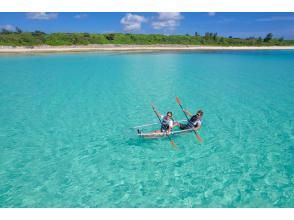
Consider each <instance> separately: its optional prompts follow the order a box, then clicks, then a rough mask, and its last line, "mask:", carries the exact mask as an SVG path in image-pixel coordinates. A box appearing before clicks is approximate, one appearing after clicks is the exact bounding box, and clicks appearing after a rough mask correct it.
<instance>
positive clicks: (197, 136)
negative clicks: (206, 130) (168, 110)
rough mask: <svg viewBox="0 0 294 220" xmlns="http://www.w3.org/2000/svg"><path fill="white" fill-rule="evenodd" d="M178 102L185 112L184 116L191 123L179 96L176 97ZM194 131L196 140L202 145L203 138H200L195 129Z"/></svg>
mask: <svg viewBox="0 0 294 220" xmlns="http://www.w3.org/2000/svg"><path fill="white" fill-rule="evenodd" d="M176 100H177V103H178V104H179V106H180V107H181V109H182V111H183V112H184V114H185V116H186V118H187V120H188V121H189V118H188V116H187V114H186V112H185V111H184V108H183V106H182V104H181V101H180V99H179V97H178V96H176ZM193 131H194V133H195V135H196V138H197V139H198V141H199V142H200V143H202V138H201V137H200V136H199V134H197V132H196V131H195V130H194V129H193Z"/></svg>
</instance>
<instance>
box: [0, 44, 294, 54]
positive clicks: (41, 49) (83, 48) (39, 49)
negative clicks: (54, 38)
mask: <svg viewBox="0 0 294 220" xmlns="http://www.w3.org/2000/svg"><path fill="white" fill-rule="evenodd" d="M197 50H294V46H260V47H257V46H195V45H114V44H104V45H97V44H95V45H75V46H48V45H42V46H31V47H30V46H19V47H13V46H0V53H58V52H90V51H146V52H147V51H197Z"/></svg>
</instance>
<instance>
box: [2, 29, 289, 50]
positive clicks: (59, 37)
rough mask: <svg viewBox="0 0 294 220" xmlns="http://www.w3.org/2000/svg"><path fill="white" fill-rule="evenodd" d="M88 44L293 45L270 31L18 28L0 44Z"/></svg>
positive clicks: (3, 31) (5, 32) (4, 34)
mask: <svg viewBox="0 0 294 220" xmlns="http://www.w3.org/2000/svg"><path fill="white" fill-rule="evenodd" d="M88 44H138V45H139V44H140V45H151V44H181V45H207V46H288V45H294V40H284V39H283V38H279V39H276V38H274V37H273V35H272V34H271V33H269V34H268V35H267V36H265V37H264V38H261V37H259V38H255V37H249V38H246V39H241V38H233V37H231V36H230V37H222V36H218V34H217V33H209V32H207V33H205V35H204V36H201V35H199V33H197V32H195V35H194V36H190V35H188V34H186V35H169V36H167V35H160V34H122V33H109V34H89V33H51V34H46V33H44V32H42V31H38V30H36V31H34V32H23V31H22V30H21V29H20V28H16V31H14V32H11V31H8V30H5V29H2V30H1V32H0V45H6V46H37V45H52V46H62V45H88Z"/></svg>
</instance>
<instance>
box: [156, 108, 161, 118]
mask: <svg viewBox="0 0 294 220" xmlns="http://www.w3.org/2000/svg"><path fill="white" fill-rule="evenodd" d="M155 113H156V115H157V116H158V117H159V118H160V119H162V114H160V113H159V112H158V111H156V110H155Z"/></svg>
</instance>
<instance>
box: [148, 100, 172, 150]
mask: <svg viewBox="0 0 294 220" xmlns="http://www.w3.org/2000/svg"><path fill="white" fill-rule="evenodd" d="M151 106H152V109H153V111H154V113H155V115H156V116H157V118H158V120H159V122H160V124H161V119H160V117H159V116H158V114H157V112H156V110H155V107H154V105H153V104H152V103H151ZM166 136H167V137H168V139H169V141H170V143H171V145H172V146H173V147H174V148H176V147H177V146H176V144H175V142H174V141H173V140H172V139H171V137H170V136H169V135H168V134H167V132H166Z"/></svg>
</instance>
